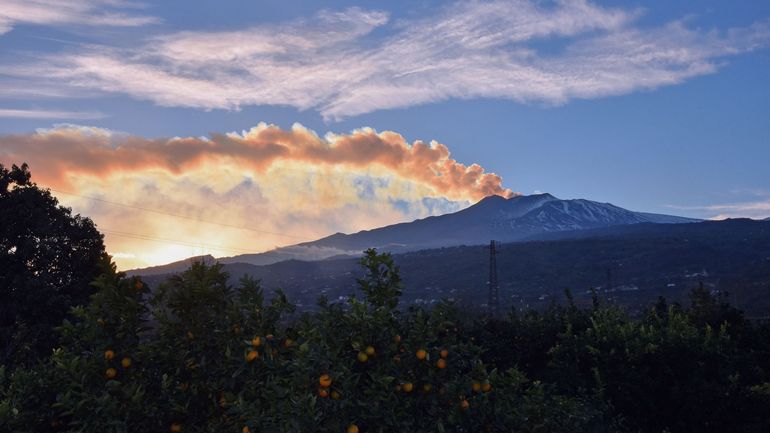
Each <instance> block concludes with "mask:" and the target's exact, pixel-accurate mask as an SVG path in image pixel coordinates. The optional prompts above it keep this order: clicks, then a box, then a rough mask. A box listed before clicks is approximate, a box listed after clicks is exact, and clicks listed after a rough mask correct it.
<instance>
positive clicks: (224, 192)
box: [0, 124, 514, 267]
mask: <svg viewBox="0 0 770 433" xmlns="http://www.w3.org/2000/svg"><path fill="white" fill-rule="evenodd" d="M0 161H1V162H2V163H3V164H11V163H21V162H25V161H26V162H28V163H29V164H30V166H31V170H32V174H33V176H34V180H35V181H36V182H38V183H40V184H41V185H44V186H48V187H51V188H54V189H55V190H56V191H55V192H54V193H55V194H57V195H59V196H61V197H62V198H64V199H66V203H67V205H70V206H73V208H74V209H75V210H76V211H77V212H81V213H84V214H86V215H88V216H90V217H92V218H93V219H94V221H96V223H97V224H99V227H100V229H104V230H106V231H107V235H108V236H107V241H108V248H109V249H110V251H121V252H125V253H132V254H134V255H135V257H133V258H131V257H128V256H123V257H121V258H120V263H121V266H124V267H137V266H146V265H148V264H158V263H163V262H168V261H172V260H175V259H181V258H184V257H189V256H192V255H197V254H201V253H205V252H212V253H214V254H215V255H219V256H222V255H233V254H236V253H242V252H247V251H254V252H256V251H260V250H265V249H269V248H272V247H274V246H276V245H286V244H293V243H297V242H298V241H300V240H302V239H305V240H312V239H317V238H319V237H321V236H326V235H328V234H330V233H334V232H338V231H343V232H352V231H358V230H363V229H369V228H372V227H378V226H382V225H386V224H392V223H396V222H401V221H405V220H412V219H415V218H422V217H426V216H430V215H436V214H442V213H446V212H450V211H456V210H459V209H461V208H463V207H465V206H468V205H469V204H470V203H472V202H475V201H476V200H478V199H480V198H482V197H484V196H486V195H489V194H500V195H504V196H509V197H510V196H512V195H513V194H514V193H513V192H512V191H511V190H510V189H508V188H505V187H504V186H503V183H502V179H501V178H500V177H499V176H497V175H495V174H493V173H487V172H486V171H485V170H484V168H482V167H480V166H479V165H476V164H463V163H461V162H458V161H456V160H455V159H453V158H452V157H451V154H450V152H449V149H448V148H447V147H446V146H445V145H443V144H440V143H436V142H430V143H425V142H422V141H414V142H411V143H409V142H407V141H406V140H405V139H404V138H403V137H402V136H401V135H399V134H397V133H395V132H390V131H384V132H377V131H374V130H372V129H368V128H364V129H360V130H355V131H352V132H350V133H347V134H332V133H329V134H326V135H325V136H323V137H321V136H319V135H318V134H316V133H315V132H314V131H312V130H309V129H307V128H305V127H303V126H301V125H295V126H294V127H293V128H292V129H290V130H283V129H280V128H278V127H276V126H271V125H266V124H260V125H258V126H256V127H254V128H251V129H249V130H247V131H242V132H239V133H235V132H232V133H227V134H212V135H211V136H210V137H204V138H201V137H175V138H154V139H150V138H144V137H138V136H132V135H129V134H126V133H118V132H114V131H110V130H107V129H102V128H95V127H87V126H78V125H69V124H64V125H58V126H55V127H53V128H50V129H40V130H38V131H36V132H35V133H32V134H20V135H0ZM61 192H66V193H74V194H77V195H75V196H69V195H65V194H62V193H61ZM83 197H91V198H99V199H100V200H90V199H85V198H83ZM107 202H119V203H122V204H124V205H126V206H114V205H110V204H109V203H107ZM138 209H154V210H156V211H159V212H160V213H158V212H153V213H148V212H142V211H139V210H138ZM174 215H183V216H186V217H187V218H183V219H180V218H178V217H174ZM205 221H209V222H210V221H215V222H221V223H225V224H226V225H225V226H222V225H216V224H210V223H206V222H205ZM234 226H237V227H253V228H258V229H260V230H262V231H259V232H253V231H244V230H238V229H235V228H234ZM137 227H141V228H142V229H141V233H140V234H141V235H142V237H143V238H164V239H176V240H180V241H183V242H184V245H187V247H185V246H180V245H174V246H173V247H168V248H172V249H173V251H172V250H168V251H165V252H162V251H161V252H159V250H160V249H162V248H160V247H159V246H158V245H155V244H152V243H151V244H150V245H149V246H148V245H147V242H148V241H147V240H146V239H144V240H142V239H137V236H134V238H130V237H129V238H126V237H120V236H119V235H120V234H121V233H122V234H125V233H130V234H136V233H137V232H138V230H137ZM116 233H117V234H116ZM280 234H287V235H290V237H286V236H282V235H280ZM212 239H213V240H212ZM197 243H200V244H201V245H202V248H206V249H205V251H204V250H200V249H198V250H194V249H190V248H189V246H190V245H192V246H195V245H197ZM211 245H217V246H222V248H220V249H218V250H217V249H212V248H210V247H207V246H211ZM163 248H166V247H163Z"/></svg>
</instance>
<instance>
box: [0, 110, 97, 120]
mask: <svg viewBox="0 0 770 433" xmlns="http://www.w3.org/2000/svg"><path fill="white" fill-rule="evenodd" d="M104 117H106V116H105V114H103V113H99V112H94V111H50V110H16V109H11V108H0V118H10V119H66V120H87V119H102V118H104Z"/></svg>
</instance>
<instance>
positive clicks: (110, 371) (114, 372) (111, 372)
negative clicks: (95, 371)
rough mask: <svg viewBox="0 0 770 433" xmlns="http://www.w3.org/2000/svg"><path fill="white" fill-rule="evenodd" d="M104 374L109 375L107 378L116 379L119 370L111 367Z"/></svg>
mask: <svg viewBox="0 0 770 433" xmlns="http://www.w3.org/2000/svg"><path fill="white" fill-rule="evenodd" d="M104 375H105V376H107V379H114V378H115V376H117V375H118V370H115V369H114V368H112V367H110V368H108V369H107V371H105V372H104Z"/></svg>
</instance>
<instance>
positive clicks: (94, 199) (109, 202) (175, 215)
mask: <svg viewBox="0 0 770 433" xmlns="http://www.w3.org/2000/svg"><path fill="white" fill-rule="evenodd" d="M48 189H50V190H51V191H53V192H56V193H59V194H66V195H71V196H73V197H80V198H84V199H87V200H93V201H98V202H101V203H106V204H111V205H114V206H122V207H125V208H129V209H135V210H139V211H143V212H152V213H156V214H160V215H167V216H171V217H175V218H184V219H186V220H191V221H197V222H202V223H206V224H214V225H218V226H222V227H229V228H234V229H240V230H249V231H252V232H257V233H266V234H271V235H276V236H282V237H287V238H294V239H301V240H305V239H307V237H303V236H295V235H290V234H286V233H279V232H272V231H269V230H261V229H255V228H252V227H244V226H236V225H232V224H226V223H221V222H218V221H210V220H204V219H201V218H195V217H191V216H188V215H181V214H175V213H171V212H166V211H160V210H157V209H150V208H146V207H141V206H134V205H130V204H125V203H118V202H114V201H110V200H105V199H102V198H98V197H89V196H85V195H80V194H75V193H72V192H67V191H61V190H56V189H53V188H48Z"/></svg>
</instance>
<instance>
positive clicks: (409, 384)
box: [401, 382, 414, 392]
mask: <svg viewBox="0 0 770 433" xmlns="http://www.w3.org/2000/svg"><path fill="white" fill-rule="evenodd" d="M401 389H403V390H404V392H412V390H413V389H414V385H413V384H412V382H406V383H404V384H403V385H401Z"/></svg>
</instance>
